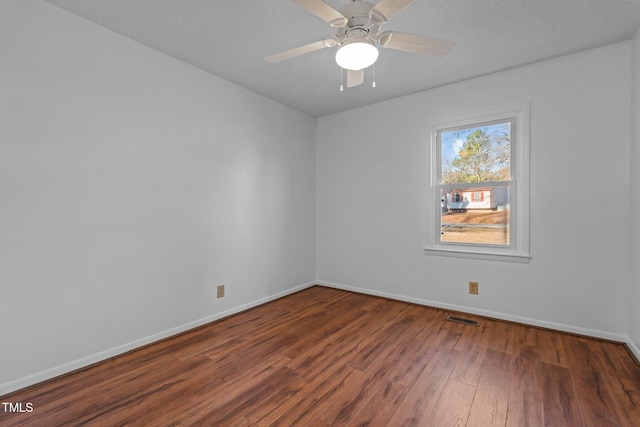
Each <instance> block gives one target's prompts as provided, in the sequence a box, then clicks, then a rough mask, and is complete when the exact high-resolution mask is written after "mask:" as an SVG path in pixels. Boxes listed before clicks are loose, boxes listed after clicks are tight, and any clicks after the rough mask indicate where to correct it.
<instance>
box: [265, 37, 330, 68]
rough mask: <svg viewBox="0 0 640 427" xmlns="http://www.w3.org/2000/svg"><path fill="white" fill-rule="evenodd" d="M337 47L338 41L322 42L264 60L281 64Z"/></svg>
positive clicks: (328, 40) (286, 51) (327, 40)
mask: <svg viewBox="0 0 640 427" xmlns="http://www.w3.org/2000/svg"><path fill="white" fill-rule="evenodd" d="M335 45H336V41H335V40H333V39H326V40H320V41H319V42H314V43H309V44H306V45H304V46H300V47H296V48H293V49H289V50H285V51H284V52H280V53H276V54H275V55H271V56H267V57H266V58H264V60H265V61H267V62H271V63H275V62H280V61H284V60H287V59H291V58H295V57H296V56H300V55H304V54H305V53H310V52H315V51H316V50H320V49H324V48H325V47H333V46H335Z"/></svg>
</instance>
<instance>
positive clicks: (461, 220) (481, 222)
mask: <svg viewBox="0 0 640 427" xmlns="http://www.w3.org/2000/svg"><path fill="white" fill-rule="evenodd" d="M478 193H479V197H478ZM441 196H442V198H441V200H442V202H441V205H442V214H441V222H440V224H441V226H442V230H441V236H440V241H441V242H452V243H453V242H454V243H477V244H485V245H509V244H510V235H509V234H510V227H509V221H510V216H511V215H510V213H511V210H510V186H508V185H504V186H495V187H487V188H477V187H476V188H464V187H460V188H458V189H453V190H452V189H450V188H449V189H443V190H442V192H441Z"/></svg>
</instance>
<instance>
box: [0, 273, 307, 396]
mask: <svg viewBox="0 0 640 427" xmlns="http://www.w3.org/2000/svg"><path fill="white" fill-rule="evenodd" d="M315 284H316V282H309V283H305V284H303V285H300V286H296V287H295V288H291V289H287V290H286V291H283V292H279V293H277V294H274V295H270V296H268V297H264V298H260V299H258V300H255V301H252V302H249V303H247V304H243V305H240V306H237V307H233V308H230V309H228V310H225V311H222V312H220V313H216V314H212V315H211V316H207V317H204V318H202V319H198V320H194V321H193V322H189V323H185V324H183V325H180V326H177V327H175V328H171V329H168V330H166V331H162V332H159V333H157V334H153V335H150V336H147V337H144V338H140V339H137V340H135V341H131V342H129V343H126V344H123V345H120V346H117V347H113V348H110V349H108V350H105V351H101V352H99V353H95V354H92V355H89V356H86V357H83V358H80V359H77V360H74V361H71V362H68V363H65V364H62V365H59V366H55V367H53V368H50V369H46V370H44V371H41V372H37V373H35V374H32V375H28V376H26V377H23V378H19V379H17V380H13V381H10V382H8V383H4V384H0V396H3V395H5V394H9V393H12V392H14V391H17V390H20V389H23V388H25V387H29V386H31V385H34V384H37V383H39V382H42V381H46V380H49V379H51V378H55V377H58V376H60V375H63V374H67V373H69V372H73V371H75V370H78V369H81V368H84V367H87V366H89V365H93V364H94V363H98V362H102V361H104V360H107V359H110V358H112V357H114V356H118V355H121V354H124V353H126V352H128V351H131V350H135V349H136V348H140V347H142V346H145V345H148V344H151V343H154V342H156V341H160V340H162V339H165V338H168V337H170V336H173V335H177V334H179V333H182V332H185V331H188V330H189V329H193V328H197V327H198V326H202V325H206V324H207V323H211V322H214V321H216V320H220V319H222V318H224V317H228V316H231V315H233V314H236V313H240V312H241V311H245V310H248V309H250V308H253V307H256V306H259V305H261V304H264V303H267V302H269V301H273V300H276V299H278V298H282V297H284V296H287V295H289V294H292V293H295V292H298V291H301V290H303V289H306V288H308V287H311V286H314V285H315Z"/></svg>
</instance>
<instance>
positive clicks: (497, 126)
mask: <svg viewBox="0 0 640 427" xmlns="http://www.w3.org/2000/svg"><path fill="white" fill-rule="evenodd" d="M512 125H513V123H512V121H511V120H507V121H501V122H498V123H487V124H479V125H474V126H470V127H465V128H458V129H451V130H443V131H440V132H439V134H438V137H439V142H440V156H441V170H440V185H439V187H440V196H441V199H440V200H441V208H442V213H441V221H440V225H441V236H440V241H441V242H452V243H454V242H455V243H469V244H483V245H509V244H510V197H511V135H512Z"/></svg>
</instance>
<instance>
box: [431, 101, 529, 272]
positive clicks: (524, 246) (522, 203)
mask: <svg viewBox="0 0 640 427" xmlns="http://www.w3.org/2000/svg"><path fill="white" fill-rule="evenodd" d="M509 120H512V125H511V136H512V138H511V165H510V170H511V177H510V180H509V181H499V182H483V183H477V184H465V186H467V187H468V188H473V187H478V188H480V187H491V186H504V185H509V186H510V210H511V213H510V222H509V226H510V227H511V229H510V239H509V244H508V245H493V244H486V245H485V244H478V243H457V242H443V241H441V239H440V235H441V230H442V224H441V218H442V208H441V197H442V192H441V190H442V189H443V188H445V189H446V188H448V187H449V186H448V185H446V184H441V183H440V177H441V176H442V170H441V169H442V161H441V149H442V147H441V143H440V139H439V136H438V135H439V133H440V132H443V131H451V130H455V129H464V128H470V127H474V126H481V125H485V124H490V123H500V122H505V121H509ZM529 120H530V105H529V103H525V104H521V105H518V106H516V107H510V108H501V109H494V110H493V112H487V111H486V110H485V111H484V112H483V113H479V114H470V115H467V116H464V117H461V118H457V119H455V120H450V121H443V122H440V123H437V124H435V125H432V126H431V149H430V165H431V168H430V171H431V173H430V179H429V185H428V191H427V193H428V194H427V197H428V200H429V203H428V206H429V208H428V213H427V227H426V230H427V236H426V244H425V249H424V251H425V254H426V255H437V256H451V257H459V258H473V259H484V260H494V261H510V262H520V263H528V262H529V261H530V259H531V255H530V253H529V209H530V207H529V174H530V165H529V132H530V127H529Z"/></svg>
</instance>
